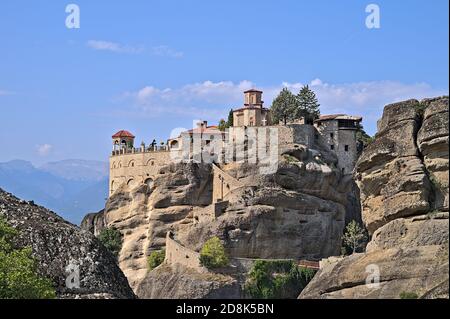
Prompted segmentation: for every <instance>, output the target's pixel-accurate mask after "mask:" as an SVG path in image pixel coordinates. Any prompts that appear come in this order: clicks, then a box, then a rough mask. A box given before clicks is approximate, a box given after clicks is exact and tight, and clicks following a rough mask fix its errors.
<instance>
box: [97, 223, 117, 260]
mask: <svg viewBox="0 0 450 319" xmlns="http://www.w3.org/2000/svg"><path fill="white" fill-rule="evenodd" d="M98 240H99V241H100V242H101V243H102V244H103V245H104V246H105V247H106V248H107V249H108V250H109V251H110V252H111V253H112V254H113V255H114V256H116V257H117V256H118V255H119V252H120V250H121V249H122V234H121V233H120V231H118V230H117V229H115V228H113V227H111V228H104V229H103V230H102V231H101V232H100V235H99V236H98Z"/></svg>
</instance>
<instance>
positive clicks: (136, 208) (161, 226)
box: [83, 126, 353, 298]
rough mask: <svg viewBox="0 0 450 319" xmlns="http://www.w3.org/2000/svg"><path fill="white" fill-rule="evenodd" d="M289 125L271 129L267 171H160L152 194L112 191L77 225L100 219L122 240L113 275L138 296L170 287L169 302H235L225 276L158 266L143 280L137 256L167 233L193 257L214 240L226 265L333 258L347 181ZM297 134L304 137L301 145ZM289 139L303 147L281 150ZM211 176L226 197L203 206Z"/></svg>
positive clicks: (236, 166) (143, 189)
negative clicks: (274, 142)
mask: <svg viewBox="0 0 450 319" xmlns="http://www.w3.org/2000/svg"><path fill="white" fill-rule="evenodd" d="M299 127H300V128H302V129H301V130H300V129H299V130H296V129H295V127H294V128H292V129H291V128H289V129H281V133H280V134H284V133H286V134H287V135H288V137H286V138H285V139H284V140H285V141H286V142H283V144H282V145H281V149H280V152H279V155H280V157H279V163H278V166H277V168H276V169H275V171H271V172H266V171H264V172H265V173H261V172H262V170H261V166H260V165H249V164H245V163H232V164H227V165H225V164H223V165H220V168H217V166H216V167H215V168H214V169H213V167H212V166H211V165H206V164H194V163H186V164H170V165H168V166H167V167H164V168H162V169H161V171H160V172H159V174H158V175H157V176H156V178H155V181H154V184H153V186H152V188H149V187H148V185H141V186H138V187H136V188H132V189H129V188H128V187H127V186H122V188H121V189H119V190H117V191H116V192H115V194H114V195H112V196H111V198H110V199H109V200H108V203H107V205H106V208H105V210H104V213H103V214H100V215H98V216H88V217H87V218H86V220H85V223H84V224H83V225H86V226H85V227H86V229H90V230H91V231H94V232H96V231H98V228H97V227H95V224H98V225H101V224H102V221H103V220H104V221H105V225H106V226H108V227H115V228H117V229H119V230H120V231H121V232H122V234H123V235H124V244H123V248H122V251H121V252H120V255H119V261H120V267H121V268H122V270H123V271H124V273H125V275H126V276H127V278H128V280H129V282H130V284H131V286H132V287H133V289H134V291H135V292H136V293H137V295H138V296H139V297H143V298H150V297H151V298H166V297H167V296H169V294H168V293H166V292H165V289H164V288H163V286H161V285H163V283H165V282H170V283H171V285H172V288H171V290H170V291H172V293H173V297H177V296H178V297H180V298H181V297H188V296H189V295H187V294H186V292H187V291H189V292H190V293H192V296H191V297H198V298H200V297H204V298H206V297H208V296H218V295H220V296H225V295H224V293H223V292H227V293H228V294H229V295H230V296H236V293H235V292H233V293H231V292H230V291H235V290H234V289H235V284H234V283H233V282H234V279H232V278H233V277H231V279H230V278H228V279H227V281H226V283H225V284H224V285H218V286H217V285H216V284H214V285H213V284H212V281H210V280H209V279H205V276H206V275H205V274H204V273H201V272H198V271H197V272H196V273H197V274H198V276H197V277H196V278H197V279H195V280H194V279H193V278H194V277H195V276H194V277H192V276H193V275H192V269H190V270H189V272H186V271H185V270H184V269H183V267H181V268H180V267H178V268H174V267H173V265H172V264H167V263H166V266H167V267H165V268H161V269H157V270H156V269H155V270H153V271H151V272H149V271H148V266H147V256H149V254H150V253H151V252H152V251H153V250H157V249H161V248H164V247H165V243H166V234H167V233H168V232H169V231H171V232H173V233H174V234H176V237H177V240H179V241H180V243H181V244H182V245H183V246H184V247H186V248H187V249H190V250H192V251H196V252H198V251H199V250H200V249H201V247H202V245H203V244H204V243H205V242H206V241H207V240H208V239H209V238H211V237H213V236H217V237H219V238H220V239H221V240H222V241H223V243H224V246H225V248H226V250H227V252H228V253H229V255H230V257H242V258H281V259H285V258H291V259H310V260H320V259H321V258H324V257H328V256H331V255H336V254H339V252H340V247H341V235H342V231H343V228H344V225H345V217H346V216H345V215H346V207H348V200H349V197H348V194H349V193H351V189H352V183H353V181H352V179H351V178H348V177H344V176H342V174H341V172H340V171H339V170H338V169H337V168H336V163H337V158H336V155H335V154H334V153H333V152H331V151H329V149H328V148H327V147H326V145H325V144H324V143H323V141H322V140H321V139H320V138H319V137H317V138H314V134H313V133H314V128H313V127H312V126H311V127H310V126H299ZM305 129H307V132H306V133H308V134H312V138H311V139H306V138H304V135H303V133H305V132H303V130H305ZM283 130H287V132H284V131H283ZM297 131H298V132H297ZM283 132H284V133H283ZM293 135H295V136H296V135H299V137H302V138H304V139H305V141H306V142H308V143H309V144H307V145H306V144H296V143H288V142H287V141H289V140H292V136H293ZM306 142H305V143H306ZM214 174H220V175H221V177H222V178H224V177H226V180H227V181H230V185H222V186H223V187H224V188H226V187H230V189H229V191H228V192H227V194H226V196H224V197H223V198H222V197H220V199H219V200H220V202H218V203H213V200H212V198H213V192H212V191H213V189H212V187H213V186H212V185H213V181H217V179H216V178H214V176H215V175H214ZM231 181H234V182H235V183H234V184H233V183H231ZM227 183H228V182H227ZM231 184H232V185H231ZM219 187H220V185H219ZM93 225H94V227H92V226H93ZM210 275H211V274H210ZM226 276H228V275H226ZM191 277H192V278H191ZM229 283H230V284H229ZM230 285H231V286H230ZM201 287H203V288H201ZM206 287H209V288H208V289H206ZM230 287H231V288H230Z"/></svg>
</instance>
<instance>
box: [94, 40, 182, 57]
mask: <svg viewBox="0 0 450 319" xmlns="http://www.w3.org/2000/svg"><path fill="white" fill-rule="evenodd" d="M87 46H88V47H89V48H91V49H93V50H97V51H110V52H114V53H126V54H142V53H145V52H147V51H149V54H151V55H154V56H160V57H170V58H176V59H179V58H182V57H183V56H184V53H183V52H181V51H177V50H174V49H172V48H170V47H168V46H167V45H159V46H155V47H152V48H151V49H150V50H147V49H146V48H145V47H143V46H131V45H125V44H121V43H117V42H110V41H103V40H89V41H88V42H87Z"/></svg>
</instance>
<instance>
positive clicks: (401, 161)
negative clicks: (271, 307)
mask: <svg viewBox="0 0 450 319" xmlns="http://www.w3.org/2000/svg"><path fill="white" fill-rule="evenodd" d="M448 108H449V105H448V97H441V98H434V99H427V100H423V101H421V102H419V101H417V100H409V101H405V102H401V103H396V104H391V105H388V106H386V107H385V109H384V113H383V117H382V119H381V120H380V121H379V123H378V133H377V135H376V137H375V140H374V142H373V143H371V144H370V145H369V146H368V147H367V149H366V150H365V151H364V152H363V154H362V156H361V157H360V159H359V161H358V163H357V167H356V173H355V177H356V181H357V183H358V186H359V188H360V191H361V204H362V218H363V221H364V224H365V225H366V227H367V229H368V231H369V233H370V234H371V236H372V239H371V241H370V243H369V244H368V246H367V251H366V253H363V254H354V255H352V256H349V257H345V258H343V259H341V260H338V261H337V262H330V263H327V265H326V266H324V267H323V269H321V271H320V272H319V273H318V274H317V275H316V277H315V278H314V279H313V281H312V282H311V283H310V284H309V285H308V286H307V288H306V289H305V290H304V291H303V292H302V294H301V295H300V298H399V297H400V294H401V293H402V292H411V293H415V294H417V295H418V297H422V298H439V297H445V298H448V279H449V275H448V271H449V264H448V249H449V246H448V236H449V223H448V208H449V206H448V205H449V204H448V186H449V175H448V170H449V166H448V163H449V159H448V152H449V148H448V147H449V146H448V142H449V128H448ZM378 271H379V275H380V284H379V286H370V285H369V286H368V285H366V279H367V278H368V276H369V275H370V274H371V273H372V275H374V274H375V275H376V273H377V272H378ZM369 278H371V277H370V276H369ZM372 278H373V277H372Z"/></svg>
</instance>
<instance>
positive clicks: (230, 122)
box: [227, 109, 234, 127]
mask: <svg viewBox="0 0 450 319" xmlns="http://www.w3.org/2000/svg"><path fill="white" fill-rule="evenodd" d="M233 126H234V116H233V109H231V110H230V113H228V120H227V127H233Z"/></svg>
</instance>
